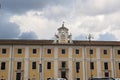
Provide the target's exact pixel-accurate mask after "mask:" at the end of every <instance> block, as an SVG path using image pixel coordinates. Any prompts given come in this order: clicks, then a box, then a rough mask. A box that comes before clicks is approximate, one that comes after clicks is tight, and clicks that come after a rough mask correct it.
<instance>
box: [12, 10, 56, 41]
mask: <svg viewBox="0 0 120 80" xmlns="http://www.w3.org/2000/svg"><path fill="white" fill-rule="evenodd" d="M38 13H39V12H34V11H30V12H27V13H26V14H25V15H15V16H13V17H11V22H14V23H16V24H17V25H19V26H20V29H21V31H22V32H29V31H34V32H35V33H36V34H37V36H38V37H39V38H40V39H43V38H44V39H50V38H51V37H52V36H51V35H53V32H55V31H54V30H55V27H56V26H55V25H56V22H55V21H52V20H48V19H47V18H45V17H44V16H40V14H39V15H36V14H38Z"/></svg>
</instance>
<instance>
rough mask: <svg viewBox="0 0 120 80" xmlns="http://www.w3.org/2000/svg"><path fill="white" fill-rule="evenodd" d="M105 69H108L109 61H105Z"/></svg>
mask: <svg viewBox="0 0 120 80" xmlns="http://www.w3.org/2000/svg"><path fill="white" fill-rule="evenodd" d="M104 69H105V70H108V63H107V62H105V63H104Z"/></svg>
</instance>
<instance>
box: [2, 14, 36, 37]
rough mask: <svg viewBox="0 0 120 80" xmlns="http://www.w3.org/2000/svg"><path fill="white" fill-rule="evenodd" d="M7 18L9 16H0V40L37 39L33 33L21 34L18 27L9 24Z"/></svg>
mask: <svg viewBox="0 0 120 80" xmlns="http://www.w3.org/2000/svg"><path fill="white" fill-rule="evenodd" d="M9 18H10V15H7V14H4V15H0V39H19V38H20V39H25V38H26V39H35V38H36V39H37V36H36V34H35V33H34V32H25V33H22V34H21V31H20V27H19V26H18V25H16V24H15V23H12V22H10V21H9ZM20 34H21V35H20ZM19 35H20V36H19Z"/></svg>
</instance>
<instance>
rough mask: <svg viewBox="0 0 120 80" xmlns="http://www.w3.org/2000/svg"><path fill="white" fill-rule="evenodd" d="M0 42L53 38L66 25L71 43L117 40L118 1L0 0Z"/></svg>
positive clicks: (119, 38) (119, 16)
mask: <svg viewBox="0 0 120 80" xmlns="http://www.w3.org/2000/svg"><path fill="white" fill-rule="evenodd" d="M0 4H1V8H0V39H53V38H54V34H55V33H57V28H59V27H61V25H62V22H63V21H64V22H65V27H67V28H68V29H69V31H70V33H71V34H72V38H73V39H74V40H76V39H77V40H86V36H87V35H88V34H89V33H90V34H92V36H93V37H94V40H109V41H114V40H117V41H118V40H120V33H119V32H120V0H0Z"/></svg>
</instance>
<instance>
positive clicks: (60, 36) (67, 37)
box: [54, 22, 72, 44]
mask: <svg viewBox="0 0 120 80" xmlns="http://www.w3.org/2000/svg"><path fill="white" fill-rule="evenodd" d="M54 43H60V44H70V43H72V35H71V34H69V33H68V28H66V27H65V26H64V22H63V23H62V27H60V28H58V33H57V34H55V40H54Z"/></svg>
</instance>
